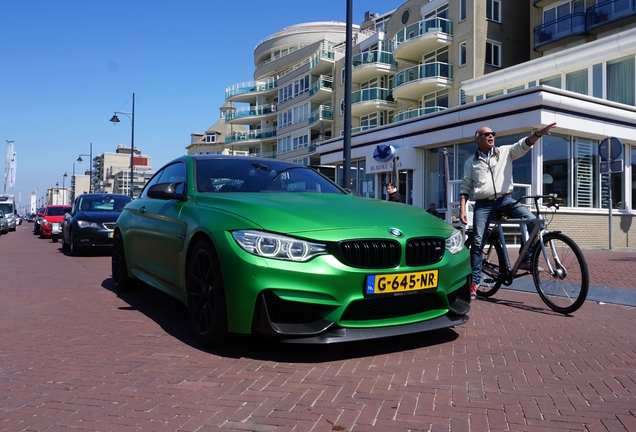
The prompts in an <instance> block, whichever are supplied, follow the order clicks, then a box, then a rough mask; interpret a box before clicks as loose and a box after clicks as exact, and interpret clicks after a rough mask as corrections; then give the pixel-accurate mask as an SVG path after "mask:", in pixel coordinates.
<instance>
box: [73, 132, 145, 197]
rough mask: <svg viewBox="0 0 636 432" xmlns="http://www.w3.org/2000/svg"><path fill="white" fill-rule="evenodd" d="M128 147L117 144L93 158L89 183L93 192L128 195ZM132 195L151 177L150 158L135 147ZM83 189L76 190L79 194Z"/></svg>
mask: <svg viewBox="0 0 636 432" xmlns="http://www.w3.org/2000/svg"><path fill="white" fill-rule="evenodd" d="M130 151H131V150H130V147H127V146H125V145H122V144H119V145H118V146H117V149H116V150H115V152H104V153H102V154H100V155H97V156H95V157H94V158H93V164H92V171H91V175H90V178H91V184H92V191H93V192H104V193H120V194H124V195H130V187H131V179H130ZM133 163H134V168H133V181H132V187H133V195H134V196H137V195H138V194H139V192H141V189H142V188H143V187H144V185H145V184H146V182H147V181H148V180H149V179H150V177H152V175H153V174H154V171H153V170H152V162H151V158H150V156H148V155H144V154H142V153H141V151H140V150H139V149H138V148H136V147H135V153H134V155H133ZM82 192H84V191H81V192H80V191H77V194H80V193H82Z"/></svg>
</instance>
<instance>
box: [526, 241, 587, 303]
mask: <svg viewBox="0 0 636 432" xmlns="http://www.w3.org/2000/svg"><path fill="white" fill-rule="evenodd" d="M543 244H544V245H545V249H546V254H545V255H544V254H543V251H542V250H541V242H537V244H536V245H535V247H534V251H533V252H532V263H533V266H532V278H533V279H534V285H535V287H536V288H537V292H538V293H539V296H541V300H543V302H544V303H545V304H546V305H548V307H549V308H550V309H552V310H553V311H555V312H560V313H563V314H568V313H571V312H574V311H575V310H577V309H578V308H580V307H581V306H582V305H583V302H585V299H586V298H587V291H588V289H589V285H590V279H589V273H588V269H587V263H586V262H585V257H584V256H583V252H581V249H580V248H579V247H578V245H577V244H576V243H574V240H572V239H571V238H569V237H568V236H566V235H564V234H561V233H557V232H551V233H547V234H546V235H544V236H543ZM546 258H547V259H548V260H549V263H548V262H547V261H546ZM550 269H552V272H551V271H550Z"/></svg>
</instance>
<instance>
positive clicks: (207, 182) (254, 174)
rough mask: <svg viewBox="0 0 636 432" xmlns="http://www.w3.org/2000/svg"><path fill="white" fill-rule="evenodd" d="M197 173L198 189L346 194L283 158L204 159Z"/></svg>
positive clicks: (198, 166)
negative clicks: (284, 160) (268, 160)
mask: <svg viewBox="0 0 636 432" xmlns="http://www.w3.org/2000/svg"><path fill="white" fill-rule="evenodd" d="M196 175H197V190H198V191H199V192H252V193H253V192H258V193H272V192H309V193H335V194H341V193H344V192H343V191H342V190H341V189H340V188H338V186H337V185H335V184H334V183H333V182H331V181H330V180H329V179H327V178H326V177H324V176H322V175H321V174H319V173H317V172H316V171H314V170H312V169H309V168H307V167H304V166H302V165H294V164H290V163H287V162H281V161H271V162H267V163H263V162H262V161H261V162H255V161H254V160H253V159H251V158H247V157H246V158H245V160H237V159H201V160H197V164H196Z"/></svg>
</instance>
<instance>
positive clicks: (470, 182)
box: [459, 138, 532, 200]
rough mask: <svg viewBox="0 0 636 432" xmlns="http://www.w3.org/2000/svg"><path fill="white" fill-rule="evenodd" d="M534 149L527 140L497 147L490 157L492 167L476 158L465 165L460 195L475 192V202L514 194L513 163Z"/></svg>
mask: <svg viewBox="0 0 636 432" xmlns="http://www.w3.org/2000/svg"><path fill="white" fill-rule="evenodd" d="M531 148H532V147H531V146H529V145H528V143H527V142H526V139H525V138H522V139H520V140H519V141H518V142H517V143H515V144H511V145H504V146H501V147H495V148H494V152H493V155H492V156H490V165H489V164H488V162H486V160H485V159H484V158H483V157H481V156H480V153H479V150H477V151H476V152H475V156H474V157H472V158H470V159H468V160H467V161H466V162H465V163H464V178H463V179H462V183H461V185H460V187H459V194H460V195H466V196H468V195H470V193H471V192H472V191H474V192H475V194H474V198H475V200H480V199H495V196H497V197H499V196H501V195H503V194H505V193H510V192H512V189H513V184H512V161H513V160H515V159H519V158H520V157H522V156H523V155H525V154H526V153H527V152H528V150H530V149H531Z"/></svg>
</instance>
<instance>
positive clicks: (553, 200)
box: [513, 194, 559, 214]
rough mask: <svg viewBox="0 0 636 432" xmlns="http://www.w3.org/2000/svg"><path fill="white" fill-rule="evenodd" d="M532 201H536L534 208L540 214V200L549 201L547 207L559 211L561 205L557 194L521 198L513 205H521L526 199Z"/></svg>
mask: <svg viewBox="0 0 636 432" xmlns="http://www.w3.org/2000/svg"><path fill="white" fill-rule="evenodd" d="M528 198H530V199H532V200H533V201H534V208H535V210H536V211H537V214H538V213H539V200H542V199H548V200H549V201H548V202H547V203H546V204H545V206H546V207H554V208H555V209H556V210H558V209H559V203H558V202H556V198H557V194H548V195H526V196H522V197H521V198H519V199H518V200H517V201H515V202H514V203H513V205H517V204H519V203H521V201H523V200H525V199H528Z"/></svg>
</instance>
